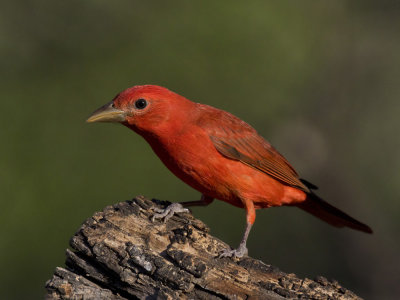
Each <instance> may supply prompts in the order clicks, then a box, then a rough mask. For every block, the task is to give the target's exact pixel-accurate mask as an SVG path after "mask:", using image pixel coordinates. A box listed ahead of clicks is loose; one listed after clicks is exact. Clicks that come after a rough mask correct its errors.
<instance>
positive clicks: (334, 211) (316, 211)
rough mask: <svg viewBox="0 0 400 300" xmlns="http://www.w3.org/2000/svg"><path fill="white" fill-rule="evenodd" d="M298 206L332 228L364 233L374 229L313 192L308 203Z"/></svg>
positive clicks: (309, 195) (308, 198)
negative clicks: (346, 228)
mask: <svg viewBox="0 0 400 300" xmlns="http://www.w3.org/2000/svg"><path fill="white" fill-rule="evenodd" d="M296 206H297V207H299V208H301V209H302V210H304V211H306V212H308V213H310V214H312V215H314V216H315V217H317V218H319V219H321V220H323V221H325V222H327V223H329V224H331V225H332V226H335V227H350V228H352V229H355V230H359V231H362V232H366V233H372V229H371V228H370V227H369V226H368V225H365V224H363V223H361V222H360V221H357V220H356V219H354V218H352V217H350V216H349V215H348V214H346V213H345V212H343V211H341V210H340V209H338V208H336V207H334V206H332V205H330V204H329V203H327V202H325V201H324V200H322V199H321V198H319V197H318V196H317V195H315V194H314V193H312V192H311V193H310V194H308V197H307V199H306V201H304V202H302V203H300V204H297V205H296Z"/></svg>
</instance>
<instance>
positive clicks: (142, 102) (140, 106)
mask: <svg viewBox="0 0 400 300" xmlns="http://www.w3.org/2000/svg"><path fill="white" fill-rule="evenodd" d="M146 106H147V101H146V100H144V99H138V100H136V101H135V107H136V108H137V109H143V108H145V107H146Z"/></svg>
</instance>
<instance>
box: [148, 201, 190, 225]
mask: <svg viewBox="0 0 400 300" xmlns="http://www.w3.org/2000/svg"><path fill="white" fill-rule="evenodd" d="M155 211H156V212H157V213H156V214H154V215H153V216H152V217H151V221H152V222H154V220H156V219H164V223H165V222H167V221H168V219H169V218H171V217H172V216H173V215H174V214H176V213H181V212H189V209H187V208H184V207H183V206H182V204H180V203H172V204H170V205H168V206H167V207H166V208H164V209H162V208H156V209H155Z"/></svg>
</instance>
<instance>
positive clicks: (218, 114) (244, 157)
mask: <svg viewBox="0 0 400 300" xmlns="http://www.w3.org/2000/svg"><path fill="white" fill-rule="evenodd" d="M199 122H200V123H201V124H200V125H201V127H203V128H204V129H205V130H206V132H207V134H208V136H209V137H210V139H211V141H212V142H213V144H214V146H215V148H216V149H217V150H218V152H220V153H221V154H222V155H224V156H226V157H228V158H230V159H234V160H238V161H240V162H242V163H244V164H246V165H248V166H250V167H252V168H254V169H257V170H259V171H261V172H264V173H265V174H267V175H269V176H271V177H273V178H275V179H277V180H279V181H280V182H283V183H284V184H287V185H289V186H292V187H296V188H298V189H300V190H303V191H305V192H310V190H309V189H308V187H307V186H306V185H304V184H303V182H302V181H301V180H300V178H299V176H298V174H297V173H296V171H295V170H294V169H293V167H292V166H291V165H290V164H289V162H288V161H287V160H286V159H285V158H284V157H283V156H282V155H281V154H279V152H278V151H276V150H275V148H274V147H272V146H271V145H270V144H269V143H268V142H267V141H266V140H265V139H264V138H262V137H261V136H260V135H259V134H258V133H257V132H256V130H255V129H254V128H253V127H251V126H250V125H249V124H247V123H246V122H244V121H242V120H240V119H239V118H237V117H235V116H233V115H232V114H230V113H227V112H225V111H222V110H217V109H215V111H212V112H211V111H210V110H208V115H207V116H205V117H203V118H200V120H199Z"/></svg>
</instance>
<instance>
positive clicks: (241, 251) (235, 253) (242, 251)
mask: <svg viewBox="0 0 400 300" xmlns="http://www.w3.org/2000/svg"><path fill="white" fill-rule="evenodd" d="M248 252H249V251H248V250H247V248H246V245H245V244H240V245H239V247H238V248H237V249H233V250H231V249H224V250H222V252H221V254H220V255H219V256H218V257H219V258H223V257H233V258H235V257H238V258H240V257H243V256H245V255H247V253H248Z"/></svg>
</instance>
